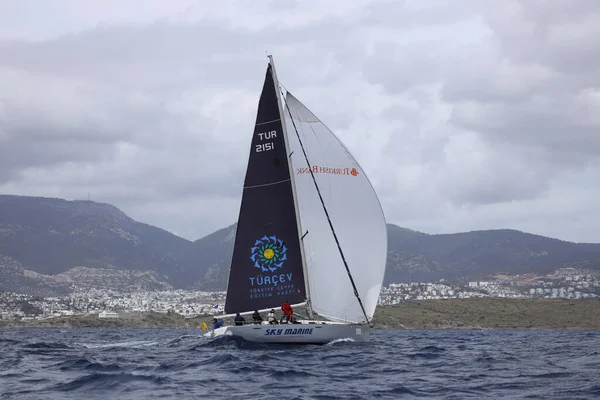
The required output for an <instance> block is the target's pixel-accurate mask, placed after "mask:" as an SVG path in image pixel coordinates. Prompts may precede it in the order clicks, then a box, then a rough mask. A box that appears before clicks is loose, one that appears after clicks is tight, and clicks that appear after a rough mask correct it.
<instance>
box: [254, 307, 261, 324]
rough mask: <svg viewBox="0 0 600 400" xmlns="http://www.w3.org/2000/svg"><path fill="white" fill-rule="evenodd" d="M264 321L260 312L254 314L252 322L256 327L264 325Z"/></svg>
mask: <svg viewBox="0 0 600 400" xmlns="http://www.w3.org/2000/svg"><path fill="white" fill-rule="evenodd" d="M262 320H263V319H262V317H261V316H260V314H259V313H258V310H254V313H253V314H252V322H253V323H254V325H260V324H261V323H262Z"/></svg>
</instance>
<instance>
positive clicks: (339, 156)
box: [284, 93, 387, 322]
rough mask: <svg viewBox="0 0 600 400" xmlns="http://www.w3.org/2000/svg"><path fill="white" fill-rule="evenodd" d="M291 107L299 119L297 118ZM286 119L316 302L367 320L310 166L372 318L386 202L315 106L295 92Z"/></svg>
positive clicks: (327, 311)
mask: <svg viewBox="0 0 600 400" xmlns="http://www.w3.org/2000/svg"><path fill="white" fill-rule="evenodd" d="M290 113H291V115H292V117H293V122H294V124H295V126H294V124H292V121H291V119H290ZM284 114H285V116H286V119H285V122H286V126H287V131H288V140H289V146H290V152H291V154H292V155H291V162H292V167H293V173H294V174H295V176H294V178H295V179H294V180H295V185H296V194H297V201H298V207H299V214H300V221H301V227H302V231H303V233H304V232H308V234H306V236H305V237H304V239H303V244H304V253H305V256H306V269H307V277H305V278H306V279H308V284H309V288H310V300H311V304H312V308H313V310H314V311H316V312H317V313H318V314H320V315H322V316H324V317H326V318H328V319H331V320H336V321H341V322H364V319H365V318H364V314H363V312H362V310H361V307H360V305H359V303H358V300H357V299H356V296H355V295H354V290H353V288H352V284H351V282H350V279H349V277H348V274H347V272H346V270H345V267H344V264H343V261H342V258H341V256H340V252H339V250H338V247H337V245H336V243H335V240H334V237H333V234H332V232H331V228H330V226H329V223H328V222H327V218H326V216H325V212H324V210H323V206H322V205H321V202H320V200H319V197H318V193H317V190H316V188H315V185H314V182H313V179H312V177H311V173H310V170H309V166H308V164H307V162H306V159H305V156H304V153H303V151H302V148H301V147H300V142H299V141H298V137H297V134H296V130H297V133H298V134H299V136H300V140H301V141H302V145H303V146H304V150H305V152H306V154H307V156H308V160H309V163H310V165H311V169H312V172H313V175H314V177H315V178H316V181H317V185H318V187H319V190H320V193H321V195H322V197H323V200H324V203H325V206H326V207H327V211H328V213H329V216H330V218H331V222H332V224H333V227H334V229H335V232H336V234H337V236H338V240H339V242H340V245H341V248H342V250H343V252H344V256H345V258H346V261H347V263H348V267H349V269H350V272H351V274H352V277H353V279H354V282H355V284H356V287H357V290H358V293H359V296H360V298H361V300H362V302H363V305H364V308H365V312H366V314H367V316H368V318H369V319H371V318H372V317H373V314H374V312H375V308H376V306H377V299H378V297H379V292H380V290H381V285H382V282H383V275H384V272H385V263H386V255H387V232H386V225H385V218H384V215H383V210H382V209H381V205H380V203H379V200H378V198H377V195H376V194H375V191H374V190H373V187H372V186H371V183H370V182H369V180H368V178H367V176H366V175H365V173H364V171H363V170H362V168H360V166H359V165H358V163H357V162H356V160H355V159H354V157H352V155H351V154H350V152H349V151H348V150H347V149H346V147H345V146H344V145H343V144H342V143H341V142H340V140H339V139H338V138H337V137H336V136H335V135H334V134H333V132H331V131H330V130H329V129H328V128H327V127H326V126H325V125H324V124H323V123H322V122H321V121H320V120H319V119H318V118H317V117H316V116H315V115H314V114H313V113H312V112H311V111H310V110H308V109H307V108H306V107H305V106H304V105H303V104H302V103H301V102H300V101H298V100H297V99H296V98H295V97H294V96H293V95H291V94H290V93H287V95H286V108H285V110H284Z"/></svg>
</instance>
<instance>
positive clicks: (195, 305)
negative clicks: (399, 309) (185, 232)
mask: <svg viewBox="0 0 600 400" xmlns="http://www.w3.org/2000/svg"><path fill="white" fill-rule="evenodd" d="M225 295H226V292H224V291H219V292H206V291H186V290H164V291H138V292H131V293H119V292H116V291H113V290H101V289H80V290H75V291H74V292H73V293H71V294H70V295H69V296H64V297H46V298H42V297H36V296H32V295H26V294H17V293H11V292H0V319H2V320H13V319H20V320H36V319H44V318H52V317H57V316H63V315H75V314H98V316H99V317H101V318H118V316H119V313H120V312H135V311H137V312H149V311H154V312H159V313H170V312H171V313H177V314H180V315H182V316H184V317H187V318H193V317H197V316H200V315H210V314H221V313H223V312H224V311H223V308H224V303H225ZM477 297H502V298H518V299H540V298H543V299H570V300H578V299H588V298H597V297H600V274H599V273H598V272H597V271H588V270H580V269H575V268H562V269H558V270H556V271H555V272H554V273H553V274H552V275H547V276H544V277H542V278H540V277H537V276H535V275H501V276H495V277H494V279H490V280H486V281H470V282H467V283H466V284H451V283H448V282H445V281H444V280H441V281H439V282H420V283H415V282H412V283H392V284H390V285H388V286H385V287H383V288H382V290H381V293H380V296H379V304H380V305H395V304H399V303H401V302H404V301H414V300H435V299H438V300H439V299H456V298H459V299H460V298H477Z"/></svg>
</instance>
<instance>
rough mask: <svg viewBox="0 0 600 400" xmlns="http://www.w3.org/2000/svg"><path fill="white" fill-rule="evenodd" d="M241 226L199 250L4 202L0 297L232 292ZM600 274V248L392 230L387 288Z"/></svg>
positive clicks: (114, 224) (528, 238)
mask: <svg viewBox="0 0 600 400" xmlns="http://www.w3.org/2000/svg"><path fill="white" fill-rule="evenodd" d="M235 230H236V225H235V224H234V225H231V226H229V227H227V228H224V229H221V230H219V231H216V232H214V233H212V234H210V235H208V236H206V237H204V238H202V239H199V240H197V241H195V242H191V241H189V240H186V239H183V238H180V237H178V236H176V235H173V234H171V233H169V232H167V231H165V230H163V229H160V228H156V227H154V226H151V225H147V224H143V223H140V222H137V221H134V220H133V219H131V218H129V217H128V216H127V215H125V214H124V213H123V212H122V211H120V210H119V209H118V208H116V207H114V206H112V205H109V204H102V203H95V202H92V201H80V200H77V201H67V200H62V199H53V198H42V197H27V196H11V195H0V291H2V290H6V291H17V292H24V293H27V292H29V293H33V294H40V295H51V294H60V293H66V292H69V291H71V290H73V289H74V288H78V289H84V290H85V289H88V288H112V289H115V290H140V289H144V290H156V289H168V288H195V289H204V290H224V289H225V287H226V285H227V277H228V273H229V272H228V271H229V263H230V260H231V254H232V249H233V242H234V238H235ZM565 266H574V267H584V268H590V269H600V244H582V243H570V242H565V241H561V240H557V239H552V238H546V237H543V236H538V235H532V234H528V233H523V232H519V231H515V230H488V231H474V232H467V233H455V234H444V235H429V234H425V233H421V232H417V231H412V230H410V229H406V228H401V227H398V226H396V225H391V224H388V262H387V270H386V275H385V284H388V283H391V282H408V281H435V280H439V279H442V278H443V279H447V280H465V279H477V278H485V277H488V276H490V275H492V274H498V273H512V274H517V273H531V272H533V273H538V274H546V273H551V272H552V271H553V270H554V269H556V268H559V267H565Z"/></svg>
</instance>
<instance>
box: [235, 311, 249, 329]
mask: <svg viewBox="0 0 600 400" xmlns="http://www.w3.org/2000/svg"><path fill="white" fill-rule="evenodd" d="M233 322H234V323H235V326H240V325H244V324H245V323H246V319H245V318H244V317H242V316H241V315H240V313H237V314H235V318H234V320H233Z"/></svg>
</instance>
